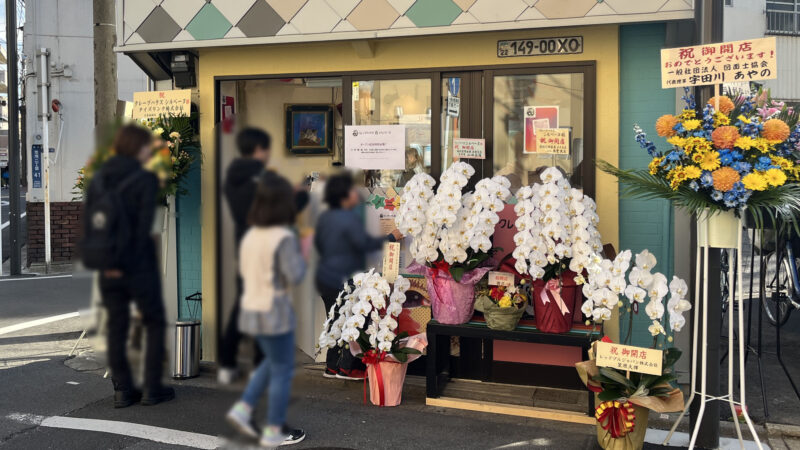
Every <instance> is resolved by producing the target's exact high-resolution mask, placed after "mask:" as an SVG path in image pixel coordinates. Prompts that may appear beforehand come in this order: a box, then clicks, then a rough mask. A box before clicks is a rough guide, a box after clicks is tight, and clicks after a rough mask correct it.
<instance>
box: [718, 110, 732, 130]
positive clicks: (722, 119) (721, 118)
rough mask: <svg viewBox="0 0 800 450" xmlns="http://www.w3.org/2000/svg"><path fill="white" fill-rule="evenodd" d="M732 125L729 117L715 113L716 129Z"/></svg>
mask: <svg viewBox="0 0 800 450" xmlns="http://www.w3.org/2000/svg"><path fill="white" fill-rule="evenodd" d="M730 123H731V119H730V118H729V117H728V116H726V115H724V114H722V113H714V126H715V127H721V126H724V125H730Z"/></svg>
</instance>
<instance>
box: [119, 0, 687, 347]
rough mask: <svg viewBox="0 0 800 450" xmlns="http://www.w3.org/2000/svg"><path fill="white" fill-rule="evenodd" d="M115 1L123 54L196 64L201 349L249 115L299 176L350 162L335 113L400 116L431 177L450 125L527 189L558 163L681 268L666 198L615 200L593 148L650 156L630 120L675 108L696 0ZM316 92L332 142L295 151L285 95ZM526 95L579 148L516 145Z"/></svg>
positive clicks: (601, 153) (638, 242)
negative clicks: (232, 165)
mask: <svg viewBox="0 0 800 450" xmlns="http://www.w3.org/2000/svg"><path fill="white" fill-rule="evenodd" d="M117 5H118V10H119V14H118V22H117V30H118V46H117V50H118V51H119V52H122V53H125V54H127V55H129V56H130V57H131V58H133V59H134V60H136V61H137V63H138V64H139V65H140V66H141V67H143V68H145V69H146V70H147V71H148V74H149V75H150V76H151V77H153V78H155V79H163V80H170V79H173V77H175V79H178V77H181V79H182V80H184V81H185V78H184V77H185V74H184V73H178V74H176V73H171V72H170V70H169V67H170V65H169V62H171V61H174V60H175V57H176V56H178V57H179V58H180V59H183V58H185V57H187V56H188V57H189V58H190V59H191V60H192V62H193V64H192V65H193V66H194V70H193V74H194V75H195V76H196V86H194V88H193V89H195V93H196V98H197V99H198V104H197V106H198V109H199V117H200V135H201V144H202V148H203V166H202V169H201V174H200V183H199V184H200V192H199V194H200V197H199V201H197V200H198V199H197V198H196V197H193V198H194V199H195V202H196V203H195V205H196V207H198V208H199V211H198V213H199V219H198V221H197V223H199V224H201V225H200V226H199V231H200V236H201V237H202V239H197V240H195V241H192V242H193V243H194V244H192V243H191V242H187V243H186V244H185V245H184V246H183V247H182V248H179V249H178V253H179V259H180V261H183V260H184V259H186V257H185V256H184V252H187V253H188V252H193V253H192V254H197V252H198V250H197V248H195V247H193V245H197V246H199V248H200V251H199V253H200V254H201V255H202V258H201V260H199V261H200V266H199V267H194V266H192V267H191V269H189V268H188V267H189V266H184V267H187V270H186V273H184V271H183V269H181V271H180V272H181V277H183V276H190V275H191V276H193V277H197V278H199V279H201V286H202V293H203V313H202V314H203V358H204V359H208V360H213V359H214V358H215V355H216V341H217V337H218V335H219V333H220V331H221V327H222V325H223V323H224V319H225V315H226V311H227V309H228V308H229V307H230V304H231V303H232V301H233V295H234V292H235V290H234V288H233V286H234V281H233V280H234V277H235V263H234V262H233V261H235V259H234V249H233V242H232V236H233V232H232V229H231V223H230V218H229V217H228V214H227V210H226V209H225V208H226V207H225V204H224V201H223V200H222V198H221V195H220V184H221V182H222V181H223V174H224V169H225V167H226V166H227V164H228V163H229V162H230V161H231V160H232V159H233V158H234V157H235V149H234V147H233V145H232V137H233V131H234V130H235V129H236V128H237V127H239V126H242V125H255V126H260V127H263V128H266V129H267V130H268V131H269V132H270V133H271V134H272V135H273V137H274V142H273V152H272V153H273V156H272V161H271V164H270V165H271V166H272V167H273V168H275V169H277V170H278V171H280V172H281V173H283V174H285V175H286V176H287V177H289V178H291V179H292V181H294V182H299V181H300V180H301V179H302V178H303V177H304V176H305V175H307V174H309V173H311V172H330V171H331V170H332V168H333V167H334V166H336V165H341V164H342V163H344V165H347V162H346V161H344V160H343V156H342V148H343V142H344V141H345V140H346V139H347V136H345V135H344V133H343V128H342V127H343V125H351V124H353V125H375V124H402V125H405V126H406V145H407V147H409V148H411V149H413V150H414V151H416V152H417V156H418V157H419V158H420V159H421V160H422V161H423V163H422V165H423V169H424V170H426V171H428V172H430V173H431V174H433V175H434V176H437V175H438V174H439V173H440V172H441V171H442V169H443V168H445V167H446V166H447V165H448V164H449V162H450V161H451V160H452V140H453V138H454V137H470V138H484V139H485V140H486V159H485V160H473V161H474V166H475V168H476V170H477V173H478V175H480V176H490V175H494V174H503V175H507V176H509V179H511V180H512V183H517V185H519V184H527V183H532V182H534V181H535V180H536V170H537V169H538V168H540V167H542V166H544V165H554V164H555V165H558V166H559V167H561V168H562V169H564V171H565V172H566V173H568V174H569V175H570V178H571V179H572V181H573V184H575V185H579V186H581V187H582V188H583V189H584V190H585V191H586V192H587V193H588V194H590V195H592V196H593V197H594V198H595V199H596V200H597V204H598V212H599V214H600V217H601V221H600V231H601V233H602V235H603V238H604V241H606V242H609V243H612V244H614V246H615V247H616V248H618V249H619V248H630V249H632V250H634V251H638V250H641V249H643V248H649V249H650V250H651V251H653V252H654V253H655V254H657V255H660V262H659V267H660V270H662V271H665V272H668V273H671V272H672V265H673V244H672V240H673V239H672V236H673V222H674V217H673V214H672V209H671V208H670V207H669V205H668V204H666V203H665V202H653V201H649V202H642V201H634V200H628V199H620V198H619V196H618V189H617V185H616V181H615V179H613V178H612V177H609V176H607V175H605V174H604V173H602V172H599V171H598V170H596V169H595V166H594V162H595V161H596V160H605V161H608V162H611V163H613V164H619V165H621V166H622V167H641V166H643V165H645V164H646V159H647V157H646V153H644V152H643V151H641V149H639V148H638V145H637V144H636V143H635V142H634V141H633V132H632V125H633V122H634V121H639V123H640V124H641V125H642V126H643V128H645V130H647V131H649V132H650V134H651V135H655V133H654V130H653V129H652V124H653V123H654V122H655V119H656V118H657V117H658V116H659V115H661V114H664V113H666V112H672V111H674V110H675V108H676V94H675V90H672V89H670V90H662V89H661V87H660V69H659V62H658V54H659V50H660V49H661V48H663V47H671V46H678V45H682V44H685V43H689V42H691V40H692V39H693V37H692V35H691V33H686V32H685V30H686V29H687V28H688V29H691V28H692V27H691V25H690V24H691V21H692V20H693V17H694V6H693V2H691V1H689V0H668V1H663V0H640V1H636V2H631V1H627V0H605V1H597V0H538V1H535V0H425V1H422V0H418V1H414V0H307V1H306V0H291V1H284V0H258V1H254V0H211V1H209V2H207V1H204V0H192V1H175V0H163V1H160V0H155V1H152V2H142V1H135V0H122V1H118V2H117ZM323 104H324V105H332V106H333V107H334V108H333V109H334V116H335V118H334V128H335V137H334V139H333V140H334V145H333V149H332V152H331V154H323V155H312V156H308V155H305V156H299V155H297V154H294V153H291V152H290V151H289V150H288V149H287V147H290V146H291V145H288V146H287V142H286V140H287V136H288V139H292V138H291V133H287V132H286V124H285V120H284V118H285V111H286V105H323ZM526 107H541V108H545V109H544V110H543V111H555V113H554V117H555V120H556V121H557V123H558V125H557V126H558V127H562V128H569V130H570V147H571V152H570V154H569V155H563V156H558V157H551V156H546V157H545V156H542V155H530V154H527V153H526V152H525V151H524V146H525V119H524V117H523V114H524V111H526V110H527V109H528V108H526ZM397 178H398V177H397V174H393V173H390V171H382V173H380V174H378V175H377V176H376V177H374V178H373V182H374V183H375V184H376V185H384V186H383V187H384V188H385V187H388V186H389V185H391V184H393V180H397ZM368 182H369V181H368ZM192 194H193V195H196V194H197V193H196V192H193V193H192ZM312 207H313V205H312ZM312 209H313V208H312ZM184 214H186V217H189V216H190V215H191V214H192V213H191V212H190V211H188V210H187V211H185V213H180V214H179V216H180V217H184ZM305 220H306V222H305V223H304V226H309V227H310V226H312V225H313V218H311V217H307V218H305ZM179 228H181V227H179ZM181 229H182V228H181ZM179 232H180V230H179ZM179 241H180V242H181V243H182V244H183V240H182V239H180V238H179ZM180 261H179V265H180V264H181V262H180ZM197 261H198V260H196V259H194V260H192V262H191V264H195V263H196V262H197ZM314 295H315V294H314V292H313V288H312V287H311V283H306V284H305V285H304V286H303V287H302V288H301V289H300V290H299V291H298V292H296V293H295V296H296V297H297V298H296V299H295V300H296V308H297V310H298V322H299V323H300V328H299V329H298V343H299V345H300V346H301V348H303V349H304V350H305V351H307V352H308V353H313V343H314V340H315V338H316V335H317V330H318V326H319V323H321V321H322V318H323V316H324V312H323V311H322V305H321V302H319V301H316V300H312V299H313V298H314Z"/></svg>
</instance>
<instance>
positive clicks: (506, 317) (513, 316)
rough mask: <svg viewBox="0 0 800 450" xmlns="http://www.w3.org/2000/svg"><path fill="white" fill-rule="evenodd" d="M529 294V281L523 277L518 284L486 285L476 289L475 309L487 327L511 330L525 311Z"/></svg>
mask: <svg viewBox="0 0 800 450" xmlns="http://www.w3.org/2000/svg"><path fill="white" fill-rule="evenodd" d="M530 295H531V289H530V283H527V282H526V281H525V280H524V279H523V280H520V284H519V286H488V285H486V286H483V287H481V288H479V289H478V292H477V300H476V301H475V309H476V310H477V311H480V312H482V313H483V317H484V318H485V319H486V325H487V326H488V327H489V328H491V329H493V330H505V331H512V330H514V329H515V328H517V324H519V319H520V318H522V315H523V314H524V313H525V307H526V306H527V305H528V298H530Z"/></svg>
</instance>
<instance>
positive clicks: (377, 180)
mask: <svg viewBox="0 0 800 450" xmlns="http://www.w3.org/2000/svg"><path fill="white" fill-rule="evenodd" d="M352 85H353V99H352V102H353V125H405V127H406V170H404V171H403V170H368V171H366V173H365V177H366V179H365V184H366V186H367V187H376V186H381V187H384V188H387V187H402V186H404V185H405V184H406V182H408V180H410V179H411V177H413V176H414V175H415V174H417V173H420V172H430V171H431V80H430V79H406V80H395V79H386V80H358V79H355V78H354V79H353V84H352Z"/></svg>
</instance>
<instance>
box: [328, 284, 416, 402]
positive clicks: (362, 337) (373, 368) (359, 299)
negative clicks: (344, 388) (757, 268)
mask: <svg viewBox="0 0 800 450" xmlns="http://www.w3.org/2000/svg"><path fill="white" fill-rule="evenodd" d="M410 285H411V283H410V282H409V281H408V279H406V278H403V277H398V278H397V280H395V282H394V287H393V288H392V285H391V284H390V283H389V282H388V281H387V280H386V279H385V278H383V277H382V276H381V275H380V274H378V273H375V270H374V269H372V270H370V271H369V272H364V273H360V274H357V275H355V276H353V280H352V283H345V285H344V289H343V290H342V291H341V292H340V293H339V298H337V299H336V303H335V304H334V305H333V307H331V309H330V311H329V312H328V318H327V320H326V321H325V323H324V324H323V327H322V333H321V334H320V336H319V343H318V346H317V347H318V351H323V350H325V349H327V348H331V347H333V346H335V345H339V346H343V347H344V346H346V347H348V348H349V349H350V351H351V352H352V353H353V354H354V355H355V356H357V357H359V358H361V360H362V361H363V362H364V363H365V364H366V365H367V378H368V379H369V388H370V400H371V401H372V404H374V405H379V406H397V405H399V404H400V401H401V399H402V393H403V382H404V381H405V376H406V369H407V368H408V363H409V362H411V361H413V360H414V359H416V358H418V357H419V355H421V354H422V350H423V349H424V348H425V347H426V346H427V338H426V335H425V334H418V335H415V336H411V337H409V336H408V333H405V332H401V333H397V317H398V316H399V315H400V313H401V312H402V310H403V303H404V302H405V299H406V291H407V290H408V288H409V286H410ZM365 383H366V380H365ZM364 401H365V402H366V386H365V391H364Z"/></svg>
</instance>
